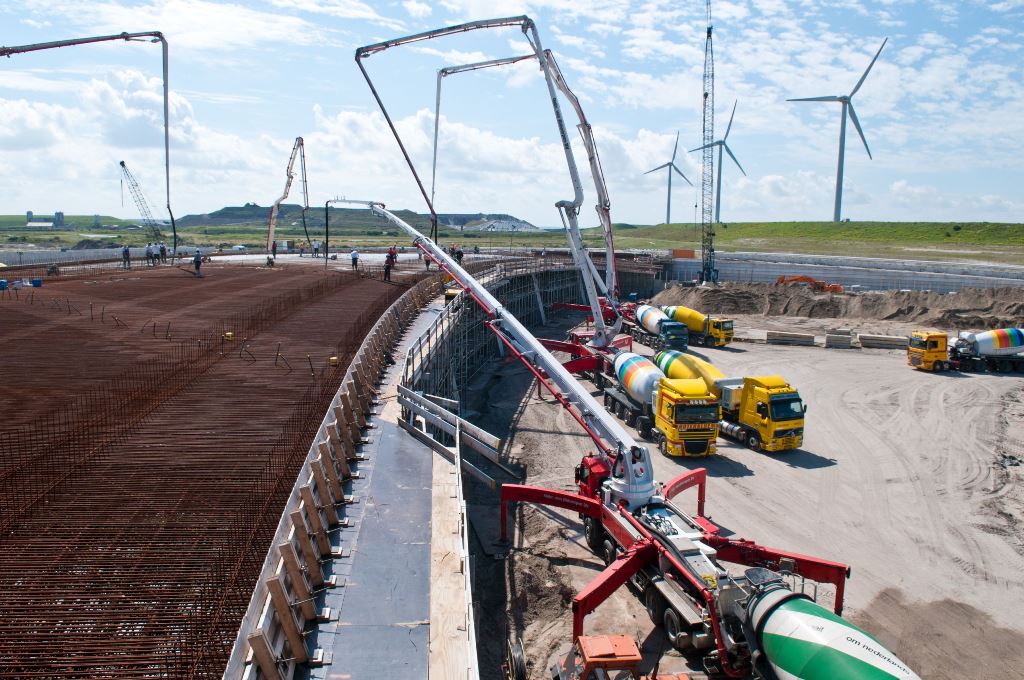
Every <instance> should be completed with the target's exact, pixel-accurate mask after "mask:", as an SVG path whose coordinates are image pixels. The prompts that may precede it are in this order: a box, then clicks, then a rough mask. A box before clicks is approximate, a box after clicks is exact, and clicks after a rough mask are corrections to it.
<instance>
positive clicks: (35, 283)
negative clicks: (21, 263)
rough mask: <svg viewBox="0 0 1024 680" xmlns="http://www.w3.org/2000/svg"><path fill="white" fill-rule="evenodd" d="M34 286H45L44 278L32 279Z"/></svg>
mask: <svg viewBox="0 0 1024 680" xmlns="http://www.w3.org/2000/svg"><path fill="white" fill-rule="evenodd" d="M32 287H33V288H42V287H43V280H42V279H32Z"/></svg>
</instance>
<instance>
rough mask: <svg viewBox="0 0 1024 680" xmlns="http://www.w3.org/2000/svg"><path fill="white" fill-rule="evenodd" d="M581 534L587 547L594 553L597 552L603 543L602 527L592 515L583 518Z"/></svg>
mask: <svg viewBox="0 0 1024 680" xmlns="http://www.w3.org/2000/svg"><path fill="white" fill-rule="evenodd" d="M583 536H584V538H585V539H586V541H587V547H589V548H590V549H591V550H593V551H594V553H595V554H599V553H600V552H601V548H602V547H603V544H604V529H603V528H601V525H600V524H599V523H598V522H596V521H595V520H594V518H593V517H584V518H583Z"/></svg>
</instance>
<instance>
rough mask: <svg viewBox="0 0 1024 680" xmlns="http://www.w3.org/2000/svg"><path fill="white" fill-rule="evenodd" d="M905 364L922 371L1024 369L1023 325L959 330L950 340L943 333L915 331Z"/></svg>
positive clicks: (1000, 370) (908, 347)
mask: <svg viewBox="0 0 1024 680" xmlns="http://www.w3.org/2000/svg"><path fill="white" fill-rule="evenodd" d="M907 364H908V365H910V366H913V367H914V368H918V369H921V370H923V371H934V372H936V373H937V372H939V371H949V370H953V371H969V372H975V373H977V372H984V371H992V372H1008V371H1024V329H1020V328H1000V329H998V330H994V331H985V332H984V333H969V332H961V333H960V335H959V336H958V337H957V338H956V339H955V340H954V341H953V343H952V344H950V343H949V339H948V338H947V337H946V334H945V333H932V332H929V331H914V332H913V333H912V334H911V336H910V342H909V344H908V345H907Z"/></svg>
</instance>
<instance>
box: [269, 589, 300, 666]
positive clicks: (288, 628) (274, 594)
mask: <svg viewBox="0 0 1024 680" xmlns="http://www.w3.org/2000/svg"><path fill="white" fill-rule="evenodd" d="M267 590H268V591H270V602H271V603H272V604H273V605H274V611H275V612H277V619H278V620H279V621H280V622H281V628H282V629H284V635H285V637H286V638H288V646H289V647H290V648H291V652H292V658H294V659H295V660H296V661H298V662H299V663H305V662H307V661H309V652H307V651H306V643H305V641H304V640H303V638H302V630H301V629H300V628H299V624H298V622H297V621H296V620H295V613H294V612H293V611H292V606H291V603H290V602H288V596H287V595H285V592H284V585H282V583H281V577H280V576H271V577H270V578H268V579H267Z"/></svg>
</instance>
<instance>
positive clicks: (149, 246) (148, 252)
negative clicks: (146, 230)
mask: <svg viewBox="0 0 1024 680" xmlns="http://www.w3.org/2000/svg"><path fill="white" fill-rule="evenodd" d="M146 264H148V265H149V266H150V267H152V266H153V244H152V243H147V244H146Z"/></svg>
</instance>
